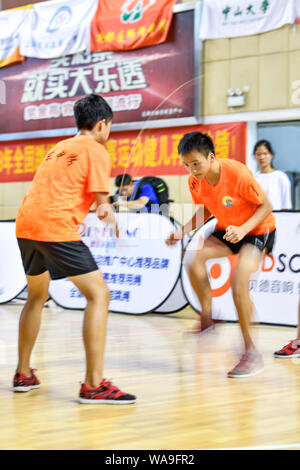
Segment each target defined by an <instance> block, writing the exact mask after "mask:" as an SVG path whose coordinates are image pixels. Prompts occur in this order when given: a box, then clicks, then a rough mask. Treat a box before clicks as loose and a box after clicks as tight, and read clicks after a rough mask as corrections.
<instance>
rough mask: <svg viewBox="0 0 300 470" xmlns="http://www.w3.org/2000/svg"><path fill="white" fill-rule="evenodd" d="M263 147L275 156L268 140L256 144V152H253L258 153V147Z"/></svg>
mask: <svg viewBox="0 0 300 470" xmlns="http://www.w3.org/2000/svg"><path fill="white" fill-rule="evenodd" d="M261 145H264V146H265V147H266V148H267V150H268V152H270V153H271V154H272V155H274V151H273V148H272V145H271V144H270V142H269V141H268V140H265V139H262V140H259V141H258V142H256V144H255V146H254V150H253V153H254V154H255V153H256V152H257V149H258V147H260V146H261Z"/></svg>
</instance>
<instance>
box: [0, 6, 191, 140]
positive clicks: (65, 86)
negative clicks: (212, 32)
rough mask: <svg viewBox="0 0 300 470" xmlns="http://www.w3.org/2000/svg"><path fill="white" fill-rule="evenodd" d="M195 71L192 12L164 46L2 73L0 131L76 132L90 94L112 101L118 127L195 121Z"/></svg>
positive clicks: (182, 16) (31, 64)
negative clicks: (81, 104) (79, 103)
mask: <svg viewBox="0 0 300 470" xmlns="http://www.w3.org/2000/svg"><path fill="white" fill-rule="evenodd" d="M49 3H52V2H49ZM45 5H47V2H45ZM178 64H180V67H178ZM194 71H195V61H194V11H193V10H190V11H184V12H181V13H177V14H176V15H174V21H173V22H172V27H171V29H170V32H169V36H168V40H167V42H166V43H164V44H161V45H159V46H153V47H148V48H146V49H139V50H136V51H128V52H94V53H79V54H75V55H73V56H66V57H60V58H58V59H52V60H40V59H27V60H26V61H25V62H24V63H23V64H18V65H13V66H11V67H8V68H6V69H3V70H1V69H0V80H2V81H3V82H4V84H5V88H6V103H7V104H6V105H0V133H2V134H6V133H14V132H21V133H23V132H34V131H38V130H42V131H45V132H47V130H52V129H65V128H73V129H74V127H75V122H74V118H73V104H74V102H75V101H76V100H77V99H79V98H80V97H82V96H84V95H86V94H89V93H97V94H100V95H101V96H103V98H105V99H106V100H107V101H108V102H109V104H110V105H111V107H112V109H113V111H114V124H122V123H126V125H127V126H128V123H130V124H131V123H134V124H136V126H135V128H139V127H141V125H143V122H144V121H147V122H149V121H150V120H151V121H153V120H155V122H157V121H158V123H159V124H160V123H163V122H164V121H166V120H170V119H174V118H175V119H176V118H184V119H186V118H189V117H194V110H195V96H196V88H197V86H198V85H199V77H194ZM164 75H167V76H168V80H162V79H161V77H162V76H164ZM194 78H195V79H196V80H195V81H194ZM176 90H177V91H176ZM197 106H198V103H197ZM195 122H196V121H195ZM159 124H156V127H158V125H159ZM189 124H190V123H189ZM173 125H176V123H174V124H173ZM132 128H134V127H132Z"/></svg>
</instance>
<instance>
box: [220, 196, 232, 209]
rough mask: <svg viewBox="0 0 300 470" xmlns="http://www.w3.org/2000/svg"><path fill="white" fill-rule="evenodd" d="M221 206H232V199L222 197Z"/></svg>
mask: <svg viewBox="0 0 300 470" xmlns="http://www.w3.org/2000/svg"><path fill="white" fill-rule="evenodd" d="M222 204H223V206H226V207H231V206H233V199H232V197H230V196H224V197H223V199H222Z"/></svg>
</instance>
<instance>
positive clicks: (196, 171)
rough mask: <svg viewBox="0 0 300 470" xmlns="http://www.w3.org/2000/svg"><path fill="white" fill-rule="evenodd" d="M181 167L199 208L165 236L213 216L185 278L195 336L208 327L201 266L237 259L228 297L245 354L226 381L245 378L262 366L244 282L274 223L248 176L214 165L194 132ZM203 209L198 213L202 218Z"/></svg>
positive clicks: (240, 168)
mask: <svg viewBox="0 0 300 470" xmlns="http://www.w3.org/2000/svg"><path fill="white" fill-rule="evenodd" d="M178 151H179V153H180V155H181V158H182V161H183V163H184V165H185V167H186V168H187V170H188V171H189V172H190V173H191V176H190V177H189V189H190V192H191V195H192V198H193V201H194V203H195V204H201V205H202V206H201V207H200V208H198V210H197V211H196V212H195V214H194V216H193V217H192V219H191V220H190V221H189V222H188V223H187V224H186V225H185V226H184V227H183V228H182V229H180V230H179V231H177V232H174V233H172V234H171V235H170V237H169V239H168V240H167V243H168V244H169V245H171V244H174V243H176V242H177V241H178V239H182V238H183V237H184V235H185V234H187V233H189V232H190V231H191V230H193V229H195V228H197V227H200V226H201V225H202V224H203V223H204V221H205V220H207V219H208V217H209V216H210V215H213V216H215V218H216V219H217V225H216V228H215V232H214V233H213V234H212V235H211V236H209V237H208V238H207V240H205V241H204V246H203V248H202V249H201V250H199V251H198V252H197V253H196V255H195V259H194V261H193V263H192V265H191V266H190V267H189V276H190V280H191V284H192V286H193V289H194V290H195V292H196V294H197V296H198V298H199V301H200V304H201V307H202V312H201V315H200V317H201V331H203V330H205V329H207V328H209V327H210V326H212V325H213V321H212V294H211V288H210V284H209V279H208V276H207V272H206V266H205V263H206V261H207V260H208V259H211V258H220V257H226V256H230V255H233V254H236V253H238V254H239V259H238V264H237V267H236V269H235V272H234V275H233V279H232V285H231V287H232V295H233V300H234V303H235V306H236V309H237V312H238V317H239V322H240V327H241V331H242V335H243V339H244V343H245V354H243V356H242V358H241V360H240V362H239V363H238V364H237V365H236V366H235V367H234V368H233V369H232V370H231V371H230V372H229V373H228V376H229V377H248V376H250V375H255V374H258V373H259V372H261V371H262V370H263V360H262V357H261V355H260V354H259V353H258V351H257V349H256V347H255V345H254V342H253V340H252V338H251V335H250V320H251V316H252V311H253V304H252V301H251V299H250V296H249V289H248V284H249V278H250V276H251V274H252V273H254V272H255V271H257V269H258V267H259V264H260V262H261V261H262V258H263V255H264V254H265V253H266V252H267V253H269V252H270V251H271V250H272V247H273V244H274V238H275V231H276V230H275V218H274V216H273V214H272V207H271V205H270V203H269V201H268V199H267V197H266V195H265V193H264V191H263V190H262V189H261V187H260V186H259V184H258V183H257V182H256V180H255V178H254V176H253V175H252V173H251V172H250V170H249V169H248V168H247V167H246V166H245V165H243V164H242V163H239V162H237V161H234V160H217V159H216V157H215V150H214V145H213V142H212V140H211V139H210V137H209V136H207V135H205V134H201V133H200V132H192V133H190V134H186V135H185V136H184V137H183V138H182V140H181V141H180V143H179V146H178ZM203 206H204V213H203Z"/></svg>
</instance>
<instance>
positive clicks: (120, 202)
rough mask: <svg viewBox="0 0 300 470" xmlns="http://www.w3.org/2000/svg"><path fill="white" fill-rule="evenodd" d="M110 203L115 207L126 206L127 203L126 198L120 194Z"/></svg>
mask: <svg viewBox="0 0 300 470" xmlns="http://www.w3.org/2000/svg"><path fill="white" fill-rule="evenodd" d="M112 205H113V206H115V207H127V205H128V201H127V198H126V197H124V196H121V197H119V198H118V200H117V201H115V202H113V204H112Z"/></svg>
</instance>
